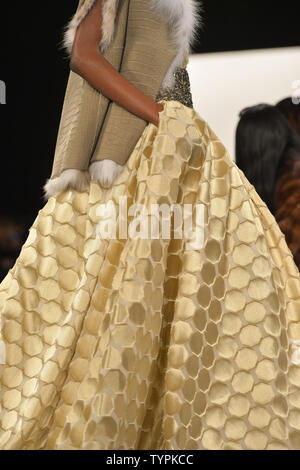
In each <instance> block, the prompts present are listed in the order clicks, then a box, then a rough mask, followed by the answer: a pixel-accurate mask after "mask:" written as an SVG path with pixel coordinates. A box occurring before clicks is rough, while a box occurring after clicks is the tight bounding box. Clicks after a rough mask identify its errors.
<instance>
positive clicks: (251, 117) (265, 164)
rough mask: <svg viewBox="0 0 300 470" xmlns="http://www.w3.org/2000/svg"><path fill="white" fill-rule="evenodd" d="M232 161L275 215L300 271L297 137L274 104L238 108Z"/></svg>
mask: <svg viewBox="0 0 300 470" xmlns="http://www.w3.org/2000/svg"><path fill="white" fill-rule="evenodd" d="M236 163H237V165H238V167H239V168H240V169H241V170H242V171H243V173H244V174H245V176H246V178H247V179H248V180H249V182H250V183H251V184H253V186H254V187H255V189H256V191H257V193H258V194H259V195H260V197H261V198H262V200H263V201H264V202H265V203H266V204H267V206H268V207H269V209H270V211H271V212H272V213H273V215H274V217H275V218H276V221H277V223H278V225H279V227H280V229H281V231H282V233H283V234H284V235H285V237H286V241H287V244H288V246H289V249H290V250H291V252H292V254H293V256H294V259H295V263H296V264H297V266H298V269H299V271H300V137H299V136H298V135H297V134H296V132H295V131H294V129H293V127H292V126H291V125H290V124H289V122H288V120H287V119H286V118H285V117H284V115H283V114H282V112H281V111H280V110H279V107H278V106H272V105H268V104H258V105H256V106H251V107H248V108H245V109H243V110H242V111H241V113H240V121H239V123H238V126H237V131H236Z"/></svg>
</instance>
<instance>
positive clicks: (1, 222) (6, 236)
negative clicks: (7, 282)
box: [0, 215, 28, 281]
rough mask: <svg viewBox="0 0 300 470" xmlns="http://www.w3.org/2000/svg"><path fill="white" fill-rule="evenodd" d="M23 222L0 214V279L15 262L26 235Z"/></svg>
mask: <svg viewBox="0 0 300 470" xmlns="http://www.w3.org/2000/svg"><path fill="white" fill-rule="evenodd" d="M26 229H27V227H26V225H25V224H24V223H23V222H20V223H18V222H16V221H15V220H14V218H13V217H9V216H5V215H1V216H0V281H1V280H2V279H3V278H4V277H5V276H6V274H7V272H8V271H9V269H11V268H12V267H13V265H14V263H15V260H16V258H17V256H18V255H19V252H20V249H21V246H22V244H23V242H24V240H25V238H26V237H27V235H28V233H27V232H28V231H27V230H26Z"/></svg>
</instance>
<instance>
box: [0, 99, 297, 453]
mask: <svg viewBox="0 0 300 470" xmlns="http://www.w3.org/2000/svg"><path fill="white" fill-rule="evenodd" d="M122 196H123V197H124V196H126V197H127V205H128V212H129V209H130V208H132V207H133V206H134V205H135V204H142V205H143V206H145V207H149V206H150V205H151V204H167V205H170V204H180V205H182V204H191V206H192V208H193V209H195V207H196V204H201V205H204V243H203V247H202V248H200V249H195V250H191V249H187V244H186V240H184V239H176V238H175V237H173V238H171V239H163V238H161V237H158V238H156V239H138V238H136V239H134V238H130V237H128V238H121V237H118V236H117V237H116V239H113V238H112V239H104V238H102V239H101V238H100V237H99V236H97V233H98V232H97V230H98V229H97V227H99V223H100V222H101V217H102V216H101V214H100V215H99V207H101V204H104V203H107V202H108V201H113V203H114V204H115V205H116V207H118V204H119V201H120V200H119V198H120V197H122ZM128 220H131V219H130V218H128ZM119 223H121V222H120V220H119ZM128 226H129V222H127V228H128ZM0 293H1V294H0V295H1V297H0V299H1V300H0V306H1V325H2V328H1V331H2V340H3V345H4V346H5V351H6V358H5V361H4V364H2V365H1V366H0V367H1V414H0V418H1V434H0V447H1V449H35V450H38V449H51V450H67V449H82V450H84V449H119V450H121V449H134V450H137V449H181V450H185V449H189V450H193V449H207V450H208V449H219V450H221V449H225V450H230V449H244V450H258V449H264V450H271V449H297V450H299V449H300V367H299V364H300V360H298V359H299V357H298V349H297V348H299V344H300V343H298V341H299V340H300V277H299V271H298V269H297V268H296V265H295V263H294V261H293V257H292V255H291V252H290V251H289V249H288V247H287V244H286V242H285V239H284V236H283V234H282V232H281V231H280V229H279V227H278V225H277V224H276V222H275V219H274V217H273V216H272V215H271V213H270V212H269V210H268V209H267V207H266V205H265V204H264V202H263V201H262V200H261V199H260V197H259V196H258V194H257V193H256V191H255V190H254V188H253V186H252V185H251V184H250V183H249V182H248V180H247V179H246V178H245V176H244V174H243V172H241V171H240V170H239V169H238V167H237V166H236V164H235V162H234V161H233V160H232V159H231V157H230V155H229V154H228V152H227V151H226V149H225V148H224V145H223V144H222V142H221V141H220V140H219V139H218V137H217V136H216V135H215V134H214V132H213V131H212V129H211V128H210V126H209V125H208V123H207V122H206V121H205V120H203V119H202V118H201V116H200V115H199V114H198V113H197V112H196V111H195V110H194V109H192V108H189V107H186V106H185V105H183V104H182V103H180V102H177V101H174V100H173V101H172V100H171V101H165V102H164V109H163V111H161V112H160V121H159V125H158V127H156V126H155V125H153V124H152V123H149V124H148V125H147V127H146V128H145V130H144V132H143V134H142V135H141V138H140V139H139V141H138V143H137V145H136V147H135V149H134V151H133V153H132V154H131V156H130V157H129V159H128V162H127V163H126V167H125V170H124V172H123V173H122V174H121V175H120V176H119V178H118V179H117V180H116V182H115V184H114V186H113V187H112V188H110V189H102V188H101V187H100V185H99V184H98V183H96V182H91V184H90V187H89V189H88V190H87V191H86V192H82V193H80V192H76V191H75V190H72V189H69V190H66V191H64V192H62V193H57V194H56V195H54V196H52V197H51V198H50V199H49V200H48V201H47V203H46V204H45V206H44V207H43V208H42V209H41V210H40V211H39V213H38V215H37V217H36V219H35V221H34V223H33V225H32V227H31V229H30V233H29V236H28V238H27V240H26V242H25V244H24V245H23V247H22V250H21V252H20V255H19V257H18V259H17V260H16V263H15V265H14V267H13V268H12V269H11V270H10V271H9V272H8V274H7V276H6V278H5V279H4V280H3V281H2V283H1V285H0Z"/></svg>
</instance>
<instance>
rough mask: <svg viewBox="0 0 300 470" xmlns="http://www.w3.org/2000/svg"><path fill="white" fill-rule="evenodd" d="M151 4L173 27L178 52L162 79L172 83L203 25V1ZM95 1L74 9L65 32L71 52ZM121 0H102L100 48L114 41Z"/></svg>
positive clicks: (162, 0) (161, 0)
mask: <svg viewBox="0 0 300 470" xmlns="http://www.w3.org/2000/svg"><path fill="white" fill-rule="evenodd" d="M149 2H150V8H152V9H153V10H154V11H156V13H157V14H158V15H159V16H161V17H163V18H165V21H166V22H167V23H169V24H171V26H172V28H173V44H174V45H175V47H176V50H177V54H176V57H175V58H174V60H173V62H172V63H171V65H170V67H169V69H168V71H167V73H166V75H165V77H164V80H163V83H162V88H167V87H170V86H173V85H174V83H175V77H174V75H173V73H174V72H175V69H176V67H180V66H182V65H183V64H184V61H185V58H186V57H187V56H188V54H190V52H191V46H192V44H193V42H194V40H195V39H196V37H197V30H198V28H199V27H201V26H202V15H201V12H202V4H201V3H199V2H197V0H149ZM95 3H96V0H84V3H83V4H82V5H81V7H80V8H79V9H78V11H77V12H76V13H75V15H74V17H73V18H72V19H71V21H70V22H69V24H68V25H67V26H66V31H65V33H64V40H63V45H64V47H65V48H66V49H67V51H68V53H69V55H71V52H72V46H73V42H74V39H75V34H76V29H77V27H78V26H79V24H80V23H81V21H82V20H83V19H84V18H85V17H86V15H87V14H88V12H89V11H90V10H91V8H92V7H93V6H94V4H95ZM117 3H118V0H102V18H103V21H102V38H101V41H100V44H99V46H100V50H101V52H102V53H103V52H104V51H105V50H106V49H107V47H108V46H109V45H110V44H111V42H112V39H113V37H114V26H115V17H116V11H117Z"/></svg>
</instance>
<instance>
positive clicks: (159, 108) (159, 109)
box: [151, 103, 164, 127]
mask: <svg viewBox="0 0 300 470" xmlns="http://www.w3.org/2000/svg"><path fill="white" fill-rule="evenodd" d="M163 109H164V105H163V104H161V103H157V104H156V110H155V117H154V119H153V121H151V122H152V123H153V124H154V125H155V126H157V127H158V124H159V114H158V113H159V112H160V111H162V110H163Z"/></svg>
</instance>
